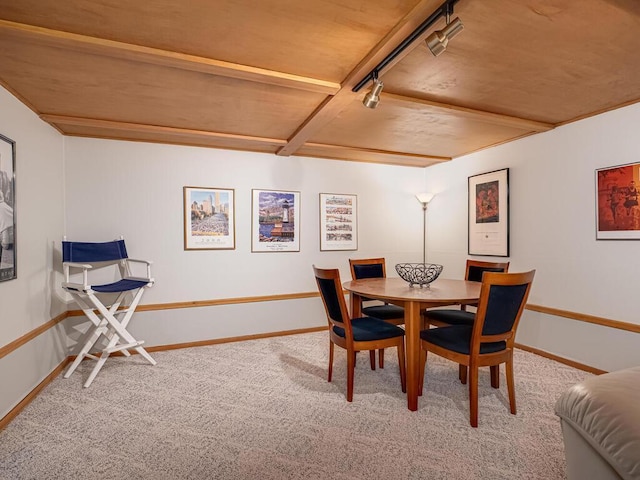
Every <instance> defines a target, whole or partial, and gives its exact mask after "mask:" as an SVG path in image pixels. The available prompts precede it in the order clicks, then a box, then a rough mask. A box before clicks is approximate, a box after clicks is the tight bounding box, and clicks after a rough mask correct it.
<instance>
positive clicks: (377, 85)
mask: <svg viewBox="0 0 640 480" xmlns="http://www.w3.org/2000/svg"><path fill="white" fill-rule="evenodd" d="M458 1H459V0H445V1H444V3H443V4H442V5H440V6H439V7H438V8H437V9H436V10H435V11H434V12H433V13H432V14H431V15H429V17H428V18H427V19H426V20H425V21H424V22H422V23H421V24H420V25H419V26H418V27H417V28H416V29H415V30H414V31H413V32H411V33H410V34H409V36H408V37H406V38H405V39H404V40H402V42H400V44H399V45H398V46H397V47H396V48H394V49H393V50H392V51H391V52H390V53H389V54H388V55H387V56H386V57H384V58H383V59H382V60H381V61H380V63H378V65H376V66H375V67H374V68H373V70H371V71H370V72H369V73H368V74H367V75H366V76H365V77H364V78H363V79H362V80H360V81H359V82H358V83H357V84H356V85H354V87H353V88H352V89H351V91H352V92H354V93H357V92H359V91H360V90H361V89H362V88H364V86H365V85H367V83H369V82H370V81H372V80H373V88H372V89H371V91H370V92H369V93H367V95H366V96H365V97H364V100H363V101H362V103H363V104H364V106H365V107H368V108H376V106H377V105H378V102H380V92H382V87H383V84H382V82H381V81H379V80H378V73H380V72H382V71H383V70H384V69H385V68H386V67H388V66H389V65H391V64H392V63H393V61H394V60H395V59H396V58H397V57H398V56H399V55H400V54H401V53H402V52H403V51H404V50H405V49H406V48H407V47H408V46H410V45H412V44H413V43H414V42H417V41H418V39H422V38H424V37H423V36H422V35H424V33H425V32H426V31H427V30H428V29H429V28H431V27H432V26H433V25H434V24H435V23H436V22H437V21H438V20H439V19H440V17H446V20H447V25H446V27H444V28H443V29H442V30H439V31H437V32H434V33H432V34H431V35H429V37H427V39H426V42H427V46H428V47H429V50H431V51H432V52H433V54H434V55H436V56H438V55H440V54H441V53H442V52H444V51H445V49H446V48H447V43H449V40H451V39H452V38H453V37H455V36H456V35H457V34H458V33H460V31H462V29H463V28H464V25H462V22H461V21H460V19H459V18H457V17H456V18H455V19H453V21H451V22H450V21H449V18H450V17H451V15H452V14H453V7H454V5H455V4H456V3H458ZM420 41H421V40H420Z"/></svg>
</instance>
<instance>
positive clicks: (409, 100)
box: [380, 92, 555, 132]
mask: <svg viewBox="0 0 640 480" xmlns="http://www.w3.org/2000/svg"><path fill="white" fill-rule="evenodd" d="M380 97H381V100H380V101H381V102H394V103H402V104H405V105H409V106H413V107H415V108H420V106H422V105H424V106H428V107H431V108H435V109H438V110H442V111H445V112H450V113H454V114H456V115H460V114H462V115H464V116H467V117H472V118H474V119H476V120H481V121H485V122H488V123H492V124H494V125H503V126H507V127H514V128H520V129H522V130H528V131H534V132H546V131H549V130H553V128H555V125H553V124H552V123H545V122H538V121H536V120H529V119H526V118H520V117H512V116H510V115H502V114H500V113H492V112H487V111H484V110H476V109H473V108H468V107H462V106H459V105H453V104H450V103H442V102H436V101H434V100H428V99H426V98H417V97H407V96H404V95H397V94H395V93H390V92H383V93H382V94H381V95H380Z"/></svg>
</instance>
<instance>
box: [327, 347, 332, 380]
mask: <svg viewBox="0 0 640 480" xmlns="http://www.w3.org/2000/svg"><path fill="white" fill-rule="evenodd" d="M332 375H333V342H332V341H331V340H329V375H328V377H327V382H330V381H331V377H332Z"/></svg>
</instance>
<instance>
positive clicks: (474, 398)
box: [469, 365, 478, 427]
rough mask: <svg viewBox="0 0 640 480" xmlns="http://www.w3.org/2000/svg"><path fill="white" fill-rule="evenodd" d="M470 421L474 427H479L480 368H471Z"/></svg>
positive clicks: (474, 366)
mask: <svg viewBox="0 0 640 480" xmlns="http://www.w3.org/2000/svg"><path fill="white" fill-rule="evenodd" d="M469 420H470V421H471V426H472V427H477V426H478V366H477V365H470V366H469Z"/></svg>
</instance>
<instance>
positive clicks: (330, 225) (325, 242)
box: [320, 193, 358, 251]
mask: <svg viewBox="0 0 640 480" xmlns="http://www.w3.org/2000/svg"><path fill="white" fill-rule="evenodd" d="M357 249H358V197H357V196H356V195H347V194H342V193H321V194H320V250H322V251H325V250H357Z"/></svg>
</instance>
